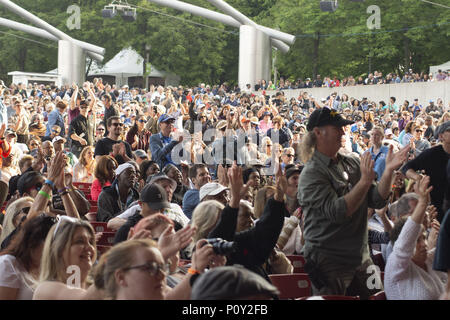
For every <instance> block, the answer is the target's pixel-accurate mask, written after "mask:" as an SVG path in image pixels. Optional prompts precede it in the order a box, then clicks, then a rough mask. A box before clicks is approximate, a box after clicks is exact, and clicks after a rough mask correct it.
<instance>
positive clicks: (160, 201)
mask: <svg viewBox="0 0 450 320" xmlns="http://www.w3.org/2000/svg"><path fill="white" fill-rule="evenodd" d="M140 200H141V201H142V202H145V203H146V204H147V205H148V206H149V207H150V208H151V209H153V210H161V209H166V208H170V203H169V202H167V194H166V191H165V190H164V189H163V188H162V187H161V186H159V185H157V184H155V183H153V184H147V185H146V186H145V187H144V188H143V189H142V191H141V197H140Z"/></svg>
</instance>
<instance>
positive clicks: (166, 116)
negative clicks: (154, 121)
mask: <svg viewBox="0 0 450 320" xmlns="http://www.w3.org/2000/svg"><path fill="white" fill-rule="evenodd" d="M169 120H174V121H175V120H176V119H175V118H174V117H173V116H171V115H169V114H167V113H165V114H163V115H161V116H160V117H159V119H158V123H162V122H167V121H169Z"/></svg>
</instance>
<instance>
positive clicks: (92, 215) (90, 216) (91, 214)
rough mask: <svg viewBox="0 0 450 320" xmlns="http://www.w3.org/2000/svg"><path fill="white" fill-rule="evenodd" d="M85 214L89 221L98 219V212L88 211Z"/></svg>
mask: <svg viewBox="0 0 450 320" xmlns="http://www.w3.org/2000/svg"><path fill="white" fill-rule="evenodd" d="M84 216H85V218H86V219H87V220H88V221H89V222H95V221H97V212H88V213H86V214H85V215H84Z"/></svg>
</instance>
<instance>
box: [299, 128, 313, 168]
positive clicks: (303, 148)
mask: <svg viewBox="0 0 450 320" xmlns="http://www.w3.org/2000/svg"><path fill="white" fill-rule="evenodd" d="M316 142H317V137H316V134H315V133H314V131H309V132H308V133H306V134H305V136H304V137H303V140H302V142H301V143H300V145H299V147H298V153H299V154H300V159H301V160H302V162H303V163H307V162H308V161H309V160H310V159H311V157H312V155H313V153H314V151H315V150H316Z"/></svg>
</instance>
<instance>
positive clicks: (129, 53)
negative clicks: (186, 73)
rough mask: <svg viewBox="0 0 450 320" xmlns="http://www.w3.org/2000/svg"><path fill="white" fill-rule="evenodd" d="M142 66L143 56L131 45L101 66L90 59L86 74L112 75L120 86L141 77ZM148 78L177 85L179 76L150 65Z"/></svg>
mask: <svg viewBox="0 0 450 320" xmlns="http://www.w3.org/2000/svg"><path fill="white" fill-rule="evenodd" d="M143 68H144V58H143V57H142V56H141V55H140V54H139V53H137V52H136V51H135V50H133V49H132V48H131V47H129V48H125V49H123V50H122V51H120V52H119V53H118V54H116V55H115V56H114V58H112V59H111V60H109V61H108V62H107V63H105V64H104V65H103V66H99V65H98V64H97V61H92V64H91V67H90V69H89V73H88V76H99V77H101V76H114V77H116V85H117V86H119V87H120V86H122V85H125V84H128V78H129V77H142V74H143ZM57 72H58V70H57V69H55V70H52V71H49V72H48V73H57ZM149 77H150V78H163V79H165V85H166V86H169V85H173V86H176V85H178V83H179V81H180V77H179V76H177V75H175V74H172V73H169V72H165V71H159V70H157V69H155V67H154V66H153V65H152V67H151V72H150V75H149Z"/></svg>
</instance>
